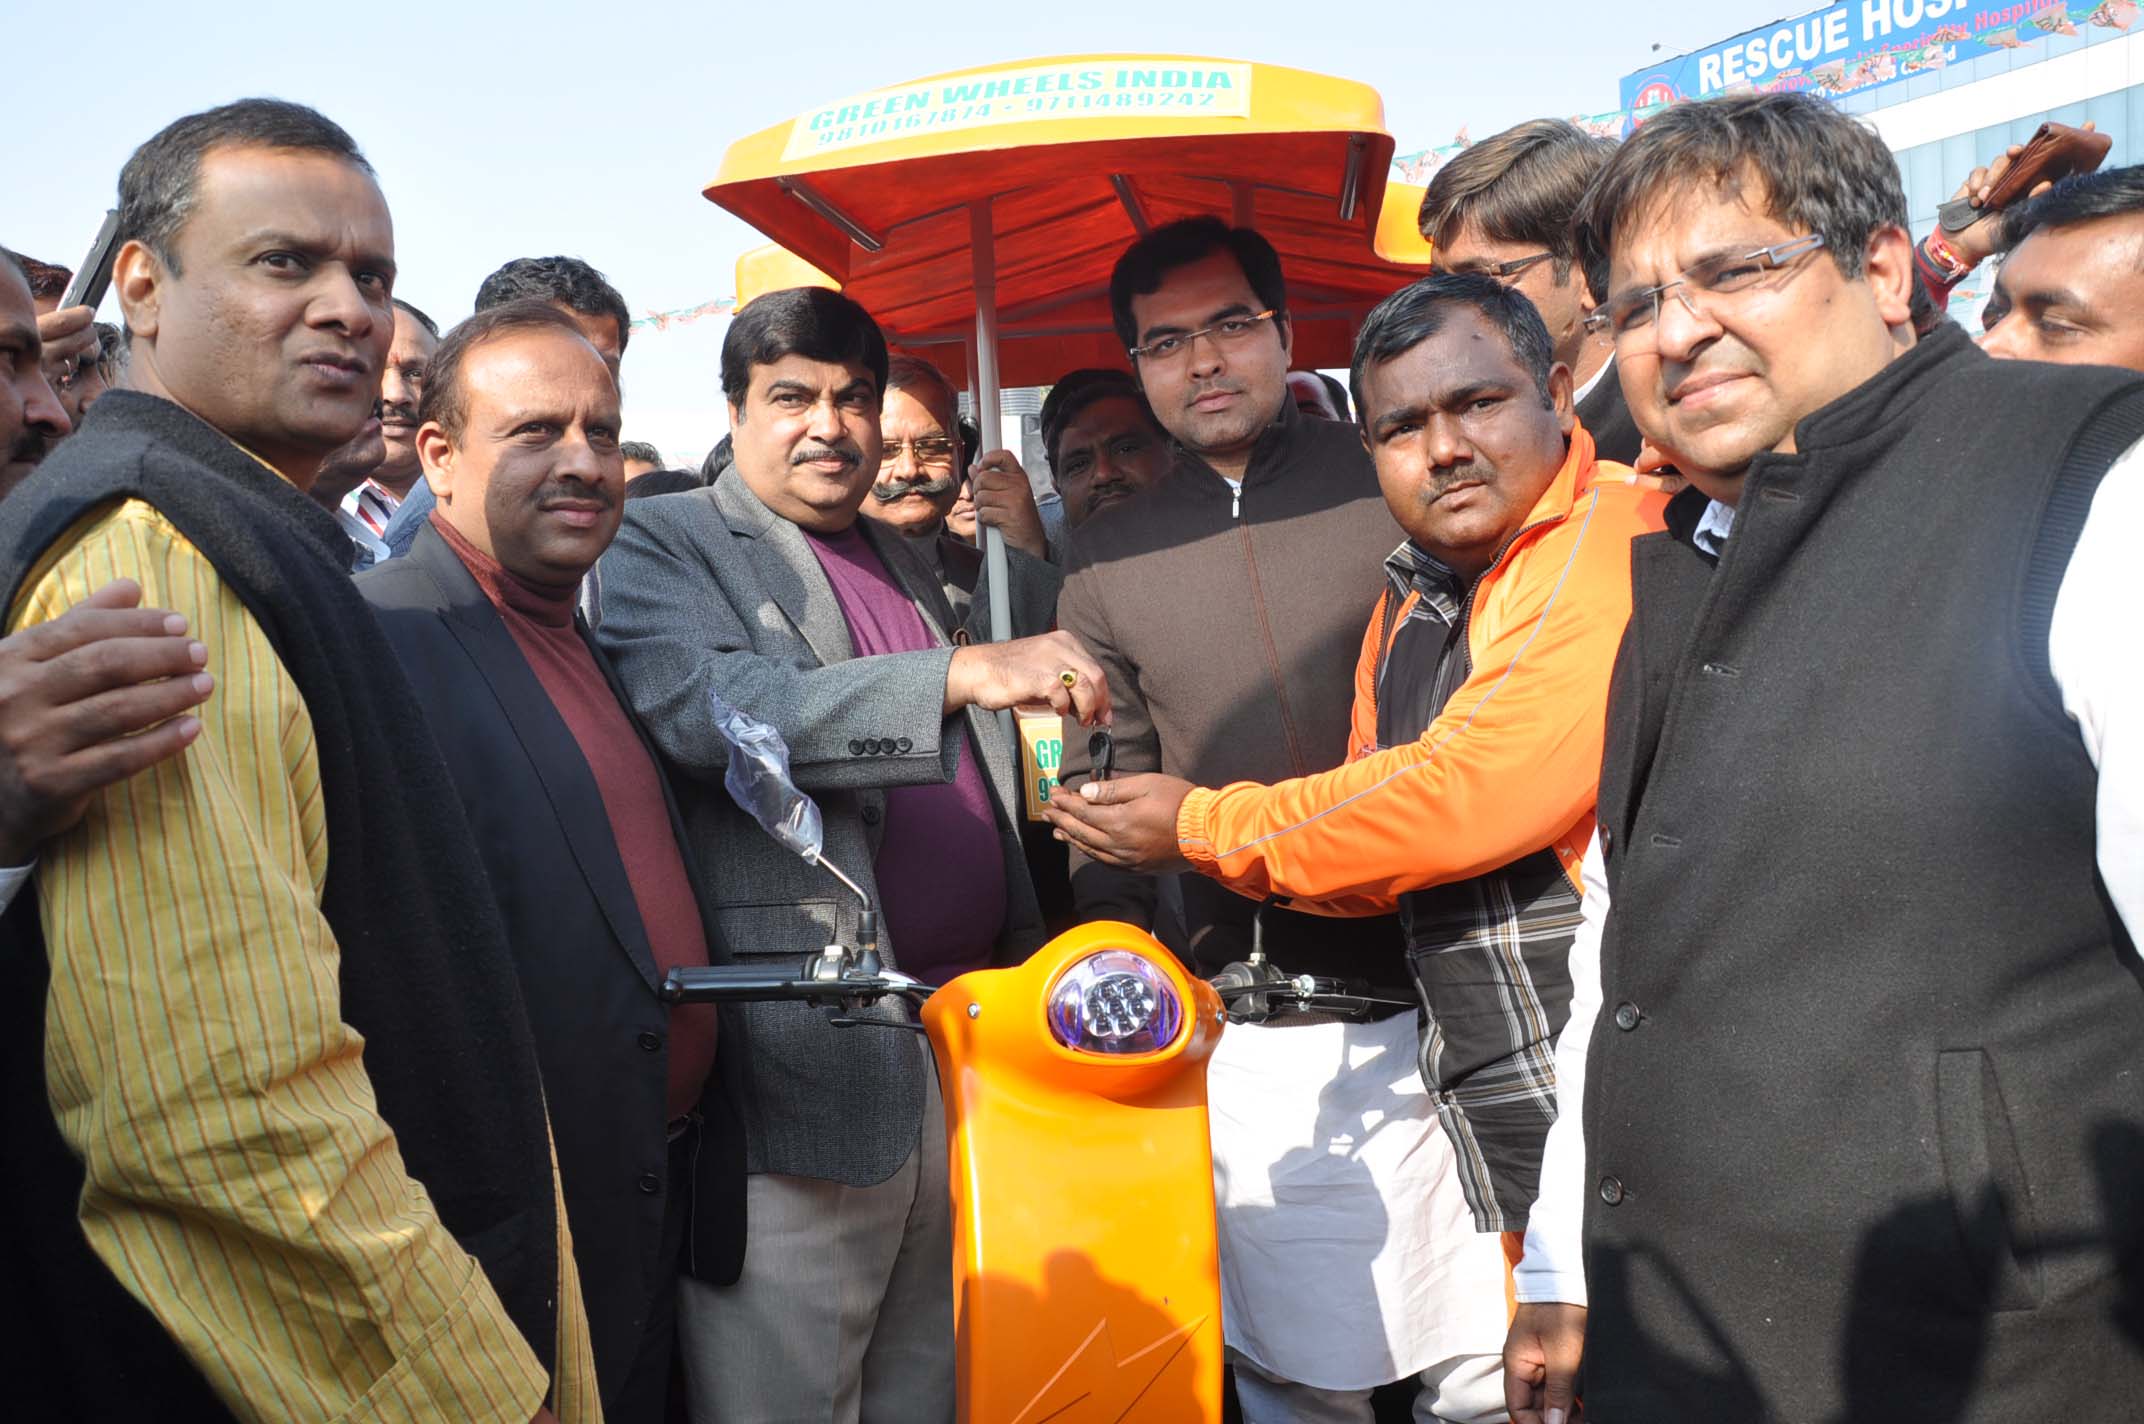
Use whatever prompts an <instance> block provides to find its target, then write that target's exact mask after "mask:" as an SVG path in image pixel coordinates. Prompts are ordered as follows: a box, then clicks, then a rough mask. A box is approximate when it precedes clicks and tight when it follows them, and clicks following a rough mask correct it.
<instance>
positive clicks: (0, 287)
mask: <svg viewBox="0 0 2144 1424" xmlns="http://www.w3.org/2000/svg"><path fill="white" fill-rule="evenodd" d="M0 322H5V323H6V324H8V325H9V326H14V325H17V324H18V323H19V324H20V325H23V326H26V327H28V328H29V329H30V331H31V332H32V333H33V334H34V333H35V332H36V330H37V304H36V303H35V302H33V301H32V300H30V284H29V283H28V282H25V281H24V280H23V279H22V273H21V272H19V271H17V270H16V268H15V264H14V263H12V262H9V261H8V260H6V259H5V258H0Z"/></svg>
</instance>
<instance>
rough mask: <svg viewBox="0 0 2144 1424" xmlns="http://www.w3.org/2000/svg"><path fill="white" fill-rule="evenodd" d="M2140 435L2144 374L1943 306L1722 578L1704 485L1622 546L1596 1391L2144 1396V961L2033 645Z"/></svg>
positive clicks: (1810, 437) (1595, 1142)
mask: <svg viewBox="0 0 2144 1424" xmlns="http://www.w3.org/2000/svg"><path fill="white" fill-rule="evenodd" d="M2140 432H2144V381H2139V380H2138V379H2136V378H2135V377H2134V376H2133V375H2131V374H2129V373H2124V372H2114V371H2107V370H2095V369H2082V368H2074V367H2055V366H2045V365H2038V364H2030V363H2022V362H1999V361H1991V360H1989V359H1988V358H1986V357H1984V356H1983V355H1981V354H1980V353H1979V352H1978V351H1977V350H1975V349H1974V348H1973V346H1972V345H1971V343H1970V342H1969V341H1967V340H1966V338H1965V337H1964V336H1963V334H1962V333H1960V332H1958V331H1957V330H1956V329H1955V328H1952V327H1948V326H1946V327H1945V328H1944V329H1943V330H1942V331H1941V332H1939V333H1937V334H1936V335H1934V336H1932V337H1930V338H1927V339H1925V340H1924V341H1923V342H1922V343H1921V344H1920V345H1918V346H1917V347H1915V348H1914V349H1913V350H1912V351H1910V352H1908V353H1907V354H1906V355H1904V356H1902V357H1901V358H1899V359H1898V360H1896V361H1894V362H1893V363H1892V364H1891V365H1890V366H1888V367H1887V368H1886V369H1885V370H1883V371H1882V372H1881V373H1879V374H1878V375H1877V376H1875V377H1874V378H1873V379H1871V380H1870V381H1868V382H1866V383H1865V384H1863V385H1862V386H1860V387H1859V388H1857V389H1856V390H1854V391H1852V392H1851V393H1849V394H1847V395H1846V396H1844V397H1842V398H1841V399H1839V400H1838V401H1836V402H1834V403H1833V404H1832V405H1830V406H1828V407H1826V408H1825V409H1824V410H1822V411H1819V412H1817V413H1816V414H1815V415H1812V416H1810V417H1809V418H1808V419H1806V420H1805V421H1803V422H1802V424H1801V426H1800V427H1799V428H1798V430H1797V433H1796V441H1797V445H1798V447H1799V450H1800V453H1799V454H1796V455H1792V456H1771V455H1767V456H1762V457H1760V458H1759V459H1758V460H1757V461H1756V462H1755V463H1754V464H1753V465H1752V466H1751V469H1750V473H1749V475H1748V478H1747V481H1746V483H1745V486H1744V489H1743V493H1742V497H1741V501H1740V504H1739V507H1738V509H1737V512H1736V520H1735V529H1734V534H1733V537H1732V539H1731V540H1730V541H1729V542H1728V544H1727V547H1726V549H1725V552H1724V554H1723V556H1722V557H1721V559H1720V560H1719V563H1718V566H1717V568H1714V567H1713V565H1712V563H1711V561H1710V560H1709V559H1708V558H1706V557H1705V556H1704V555H1702V554H1700V553H1699V552H1698V551H1697V550H1696V549H1695V548H1694V546H1693V545H1692V544H1691V543H1690V540H1689V532H1690V528H1691V527H1692V526H1693V525H1694V523H1695V518H1696V515H1697V513H1698V512H1700V511H1701V509H1702V507H1703V505H1704V503H1705V500H1704V498H1703V497H1702V496H1701V495H1699V494H1697V493H1696V492H1695V491H1692V492H1689V493H1687V494H1685V495H1684V496H1682V497H1681V499H1680V500H1679V501H1678V505H1677V506H1676V507H1675V508H1673V509H1672V510H1671V530H1670V532H1669V533H1668V534H1663V535H1655V536H1651V537H1648V538H1645V539H1640V540H1639V541H1637V543H1636V544H1635V545H1634V547H1633V563H1634V582H1633V599H1634V605H1635V611H1634V613H1633V615H1632V620H1631V624H1630V627H1629V629H1628V631H1627V632H1626V634H1625V639H1624V644H1623V649H1622V652H1621V655H1620V657H1619V659H1618V663H1617V671H1616V678H1615V685H1614V691H1613V696H1612V702H1611V710H1610V713H1609V719H1608V727H1607V751H1606V757H1605V765H1604V770H1603V773H1602V777H1601V799H1600V834H1601V839H1602V844H1603V847H1604V849H1605V851H1606V867H1607V872H1608V880H1609V885H1610V893H1611V896H1612V907H1611V910H1610V917H1609V921H1608V926H1607V933H1606V937H1605V939H1604V942H1603V945H1602V960H1601V985H1602V995H1603V997H1602V1013H1601V1015H1600V1018H1599V1020H1598V1024H1597V1027H1596V1029H1595V1032H1594V1036H1593V1039H1592V1041H1591V1046H1590V1052H1589V1058H1588V1071H1587V1079H1586V1101H1585V1108H1584V1111H1585V1128H1586V1142H1587V1156H1588V1161H1587V1175H1588V1191H1589V1195H1588V1198H1587V1215H1586V1225H1585V1242H1586V1275H1587V1280H1588V1286H1589V1293H1590V1295H1591V1297H1592V1309H1591V1311H1590V1312H1589V1325H1588V1329H1589V1337H1590V1338H1589V1339H1588V1342H1587V1351H1586V1378H1585V1388H1584V1393H1585V1396H1586V1405H1587V1417H1588V1418H1598V1419H1600V1420H1602V1421H1604V1422H1605V1424H1621V1422H1622V1421H1643V1424H1673V1421H1681V1420H1688V1421H1693V1424H1695V1422H1696V1421H1703V1424H1734V1421H1743V1420H1780V1421H1795V1424H1800V1421H1833V1420H1854V1421H1859V1420H1878V1419H1881V1420H1887V1421H1889V1420H1929V1421H1934V1420H1942V1421H1946V1424H1949V1422H1951V1421H1989V1424H1993V1421H1998V1420H2000V1421H2005V1424H2008V1421H2017V1420H2027V1419H2031V1420H2058V1419H2077V1420H2082V1419H2112V1418H2118V1417H2127V1416H2128V1415H2129V1414H2131V1413H2132V1412H2134V1411H2135V1410H2136V1409H2137V1407H2138V1401H2139V1400H2140V1399H2144V1348H2140V1338H2144V1337H2140V1333H2139V1332H2140V1330H2144V1315H2140V1313H2139V1305H2140V1302H2144V1276H2140V1274H2139V1273H2140V1270H2144V1257H2140V1254H2139V1253H2140V1249H2144V987H2140V974H2144V971H2140V969H2139V966H2138V962H2137V958H2136V951H2135V946H2134V945H2133V944H2131V943H2130V941H2129V938H2128V936H2127V935H2126V934H2125V932H2124V930H2123V927H2122V925H2121V922H2120V920H2119V918H2118V917H2117V916H2116V914H2115V912H2114V910H2113V908H2112V906H2111V905H2110V904H2109V903H2108V901H2107V899H2106V896H2105V892H2104V888H2103V887H2102V886H2101V885H2100V884H2099V882H2098V876H2097V870H2096V867H2095V863H2094V855H2095V843H2096V838H2095V829H2094V825H2095V822H2094V804H2093V800H2094V793H2095V789H2096V776H2095V773H2094V770H2093V766H2092V763H2091V761H2090V759H2089V758H2088V757H2087V755H2086V753H2085V750H2084V747H2083V745H2082V743H2081V741H2080V739H2079V736H2078V733H2077V729H2076V727H2075V725H2074V724H2073V723H2072V722H2071V721H2070V720H2069V718H2068V717H2067V716H2066V715H2065V714H2064V712H2063V710H2062V706H2061V702H2060V698H2059V692H2058V690H2057V689H2056V687H2055V686H2054V683H2053V679H2052V675H2051V673H2050V672H2049V670H2048V666H2047V651H2046V645H2047V626H2048V619H2049V615H2050V613H2051V611H2052V608H2053V603H2054V596H2055V593H2056V591H2057V589H2058V588H2059V586H2060V582H2061V578H2062V574H2063V572H2064V570H2065V568H2066V567H2067V564H2068V560H2069V555H2070V552H2071V550H2072V549H2073V548H2074V546H2075V542H2076V538H2077V534H2078V531H2079V529H2080V528H2081V526H2082V523H2083V519H2084V514H2085V511H2086V509H2087V508H2088V506H2089V502H2090V498H2091V494H2092V491H2093V490H2094V489H2095V488H2096V487H2097V484H2098V481H2099V478H2100V476H2101V475H2102V474H2104V472H2105V470H2106V469H2107V467H2108V465H2109V464H2110V463H2111V462H2112V460H2113V459H2114V458H2115V457H2116V456H2117V455H2118V454H2119V453H2120V452H2121V451H2122V450H2123V449H2125V448H2127V446H2128V445H2129V444H2130V443H2131V442H2132V441H2134V440H2135V439H2136V437H2137V436H2138V434H2139V433H2140ZM2065 472H2067V473H2065ZM2137 652H2138V649H2135V648H2132V649H2129V650H2127V651H2126V653H2125V652H2123V651H2121V650H2117V649H2114V648H2110V649H2108V654H2109V655H2110V656H2135V655H2136V654H2137Z"/></svg>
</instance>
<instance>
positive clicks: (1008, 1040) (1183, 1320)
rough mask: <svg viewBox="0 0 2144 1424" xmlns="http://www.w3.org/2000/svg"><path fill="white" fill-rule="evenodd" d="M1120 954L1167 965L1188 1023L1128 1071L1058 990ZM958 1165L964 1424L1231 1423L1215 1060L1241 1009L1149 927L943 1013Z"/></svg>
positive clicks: (945, 1074) (988, 981)
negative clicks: (1079, 1028) (1098, 1044)
mask: <svg viewBox="0 0 2144 1424" xmlns="http://www.w3.org/2000/svg"><path fill="white" fill-rule="evenodd" d="M1105 949H1122V950H1129V951H1131V952H1133V953H1135V954H1138V955H1141V956H1142V957H1144V958H1147V959H1149V960H1151V961H1153V962H1154V964H1155V965H1156V966H1158V967H1159V968H1160V969H1161V971H1162V973H1163V974H1164V976H1165V977H1167V979H1168V980H1169V981H1170V983H1171V984H1172V985H1173V986H1174V988H1175V989H1176V991H1177V994H1178V996H1179V998H1180V999H1181V1001H1182V1003H1183V1005H1184V1009H1185V1020H1186V1022H1185V1025H1184V1027H1183V1029H1182V1030H1181V1031H1180V1032H1179V1033H1178V1034H1177V1035H1176V1038H1175V1040H1174V1041H1173V1042H1172V1043H1171V1044H1170V1045H1169V1046H1168V1047H1166V1048H1164V1049H1162V1050H1160V1051H1158V1052H1154V1053H1148V1054H1142V1055H1137V1056H1125V1057H1111V1056H1107V1055H1102V1054H1094V1053H1084V1052H1076V1051H1074V1050H1071V1049H1067V1048H1065V1047H1063V1046H1061V1045H1060V1044H1059V1043H1058V1042H1057V1041H1056V1039H1055V1038H1054V1037H1053V1036H1052V1035H1051V1032H1050V1027H1049V1022H1048V1018H1047V1005H1048V1001H1049V994H1050V990H1051V989H1052V988H1053V987H1055V985H1056V984H1057V981H1058V979H1059V977H1060V976H1061V975H1062V974H1063V973H1064V971H1065V970H1066V969H1068V968H1070V967H1071V966H1072V965H1074V964H1076V963H1078V962H1079V961H1080V960H1082V959H1084V958H1086V957H1087V956H1088V955H1090V954H1095V953H1098V952H1100V951H1102V950H1105ZM923 1020H924V1024H925V1026H926V1027H927V1028H928V1029H929V1031H930V1038H931V1046H932V1048H933V1050H934V1051H935V1052H936V1054H937V1058H938V1076H939V1081H940V1083H941V1084H942V1085H943V1088H944V1093H945V1106H946V1136H947V1144H948V1151H949V1152H950V1153H951V1158H952V1162H951V1165H952V1192H953V1231H954V1236H953V1300H954V1309H955V1312H956V1318H957V1321H958V1339H959V1345H958V1384H959V1393H960V1418H961V1420H962V1421H963V1424H1042V1421H1050V1424H1101V1421H1111V1424H1115V1421H1120V1420H1129V1421H1152V1424H1210V1421H1218V1420H1219V1419H1220V1417H1221V1368H1222V1357H1221V1290H1220V1281H1219V1277H1218V1274H1217V1269H1218V1268H1217V1265H1216V1259H1215V1247H1214V1215H1213V1153H1212V1148H1211V1145H1210V1144H1209V1142H1208V1139H1207V1126H1206V1060H1207V1058H1208V1057H1209V1056H1210V1055H1211V1054H1212V1052H1213V1046H1214V1043H1215V1041H1216V1040H1217V1039H1218V1038H1219V1036H1220V1033H1221V1027H1222V1014H1221V1004H1220V1001H1219V999H1217V998H1216V997H1215V996H1214V992H1213V990H1212V989H1211V988H1209V987H1208V986H1207V985H1206V984H1205V983H1204V982H1202V981H1200V980H1198V979H1195V978H1193V977H1191V976H1190V975H1188V974H1186V973H1185V972H1184V970H1183V969H1182V968H1181V967H1180V966H1179V965H1178V964H1177V963H1176V961H1175V959H1174V958H1173V957H1172V956H1171V955H1170V954H1169V952H1168V951H1167V950H1165V949H1163V948H1162V947H1161V945H1160V944H1159V943H1157V942H1156V941H1155V940H1154V939H1152V938H1151V937H1150V936H1149V935H1147V934H1146V933H1145V932H1144V931H1143V930H1138V929H1135V928H1133V927H1132V926H1130V925H1125V924H1116V923H1110V922H1103V923H1098V924H1092V925H1082V926H1080V927H1079V928H1077V929H1074V930H1072V931H1069V932H1068V933H1066V934H1064V935H1061V936H1059V937H1058V938H1057V939H1055V940H1053V941H1052V942H1051V943H1050V944H1049V945H1048V946H1047V947H1045V948H1044V949H1042V950H1040V951H1038V952H1037V953H1036V954H1035V956H1034V957H1033V958H1031V959H1030V960H1028V962H1027V963H1026V964H1023V965H1021V966H1020V967H1018V968H1016V969H993V970H984V971H981V972H979V973H975V974H966V975H963V976H961V977H960V978H958V979H956V980H954V981H953V982H952V983H951V984H948V985H947V986H945V988H943V989H941V990H939V991H938V992H937V993H936V994H934V995H933V996H932V997H931V999H930V1001H929V1003H928V1004H927V1005H926V1006H925V1008H924V1011H923Z"/></svg>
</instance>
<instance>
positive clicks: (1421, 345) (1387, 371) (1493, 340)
mask: <svg viewBox="0 0 2144 1424" xmlns="http://www.w3.org/2000/svg"><path fill="white" fill-rule="evenodd" d="M1531 379H1532V378H1531V377H1529V376H1528V375H1527V374H1526V372H1525V371H1524V370H1523V369H1522V368H1521V367H1520V365H1519V359H1518V357H1517V356H1515V355H1513V354H1512V350H1511V342H1510V341H1509V340H1508V339H1507V338H1506V337H1505V335H1504V333H1503V332H1502V330H1501V329H1499V328H1498V327H1497V326H1496V325H1495V324H1494V323H1492V322H1490V321H1489V320H1488V319H1487V318H1486V317H1484V316H1483V315H1482V314H1481V313H1480V312H1478V311H1476V310H1474V309H1473V308H1472V307H1461V306H1456V305H1455V306H1453V307H1450V308H1448V309H1447V310H1446V311H1445V312H1444V313H1443V322H1442V324H1441V325H1440V326H1438V328H1437V329H1436V330H1435V331H1433V332H1431V333H1430V334H1429V335H1428V336H1425V337H1424V338H1422V340H1420V341H1418V342H1416V343H1415V344H1414V345H1412V346H1410V347H1408V348H1407V349H1406V350H1405V351H1402V352H1400V353H1399V354H1398V355H1396V356H1393V357H1391V358H1390V359H1388V360H1384V361H1372V362H1370V363H1369V364H1368V365H1366V366H1365V367H1364V368H1363V372H1362V394H1363V402H1364V405H1365V406H1366V407H1367V409H1368V413H1369V416H1370V418H1371V419H1373V420H1374V419H1376V418H1377V416H1378V415H1379V414H1380V413H1381V412H1383V411H1387V410H1394V409H1399V408H1403V407H1406V406H1411V405H1415V404H1418V403H1420V404H1428V405H1434V404H1436V403H1437V401H1438V400H1439V399H1440V398H1441V397H1443V396H1444V395H1446V394H1448V393H1450V392H1454V391H1462V390H1467V389H1470V388H1472V387H1476V386H1479V385H1481V384H1482V383H1483V382H1485V381H1503V382H1517V381H1529V382H1530V381H1531Z"/></svg>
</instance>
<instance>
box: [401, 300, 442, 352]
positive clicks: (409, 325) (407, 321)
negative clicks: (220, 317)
mask: <svg viewBox="0 0 2144 1424" xmlns="http://www.w3.org/2000/svg"><path fill="white" fill-rule="evenodd" d="M394 349H395V350H396V351H398V352H400V351H408V352H413V353H415V354H416V355H417V356H418V357H419V358H420V359H421V358H423V357H426V356H430V355H431V354H432V353H433V352H434V351H437V350H438V349H439V338H438V337H436V336H434V335H432V333H431V332H429V331H427V330H426V329H425V326H424V323H423V322H421V321H419V320H417V318H415V317H413V316H411V315H410V314H409V313H408V312H406V311H404V310H402V308H400V307H396V308H395V346H394Z"/></svg>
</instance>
